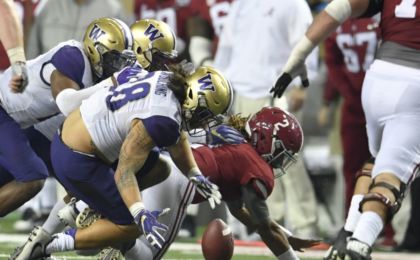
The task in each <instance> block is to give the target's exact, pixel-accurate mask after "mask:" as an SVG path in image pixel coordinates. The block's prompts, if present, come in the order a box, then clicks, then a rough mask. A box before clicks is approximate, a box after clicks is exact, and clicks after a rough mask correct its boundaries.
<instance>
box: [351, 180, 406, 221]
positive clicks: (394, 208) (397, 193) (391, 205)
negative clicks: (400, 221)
mask: <svg viewBox="0 0 420 260" xmlns="http://www.w3.org/2000/svg"><path fill="white" fill-rule="evenodd" d="M375 187H383V188H386V189H388V190H390V191H391V192H392V194H393V195H394V197H395V202H392V201H391V199H390V198H388V197H387V196H385V195H383V194H381V193H379V192H372V191H371V190H372V189H373V188H375ZM405 188H406V185H405V184H404V183H401V185H400V188H399V189H397V188H395V187H394V186H393V185H391V184H389V183H387V182H377V183H376V182H375V181H374V180H373V182H372V184H371V185H370V187H369V191H370V192H369V193H368V194H366V195H365V196H364V197H363V199H362V201H360V206H359V211H360V212H362V207H363V205H364V204H365V202H367V201H374V200H375V201H379V202H381V203H382V204H384V205H385V207H386V208H387V210H388V212H387V220H386V221H387V222H389V221H391V220H392V218H393V217H394V215H395V213H397V212H398V211H399V210H400V208H401V203H402V200H403V199H404V193H405Z"/></svg>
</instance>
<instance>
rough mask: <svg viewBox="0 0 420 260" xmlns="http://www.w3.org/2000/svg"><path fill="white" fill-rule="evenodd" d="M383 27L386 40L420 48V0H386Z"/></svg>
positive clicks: (382, 15)
mask: <svg viewBox="0 0 420 260" xmlns="http://www.w3.org/2000/svg"><path fill="white" fill-rule="evenodd" d="M381 29H382V38H383V41H384V42H385V41H391V42H396V43H399V44H401V45H404V46H406V47H410V48H414V49H417V50H420V34H419V32H420V1H417V0H384V1H383V8H382V13H381Z"/></svg>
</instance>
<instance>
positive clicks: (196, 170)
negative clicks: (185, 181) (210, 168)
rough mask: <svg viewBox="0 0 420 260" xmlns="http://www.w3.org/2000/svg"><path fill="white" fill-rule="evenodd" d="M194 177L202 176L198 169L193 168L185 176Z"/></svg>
mask: <svg viewBox="0 0 420 260" xmlns="http://www.w3.org/2000/svg"><path fill="white" fill-rule="evenodd" d="M196 175H202V174H201V171H200V169H198V167H193V168H191V170H189V171H188V173H187V176H188V178H191V177H194V176H196Z"/></svg>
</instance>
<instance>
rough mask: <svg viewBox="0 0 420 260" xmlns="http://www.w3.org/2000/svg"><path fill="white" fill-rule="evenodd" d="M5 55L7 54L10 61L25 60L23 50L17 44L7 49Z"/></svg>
mask: <svg viewBox="0 0 420 260" xmlns="http://www.w3.org/2000/svg"><path fill="white" fill-rule="evenodd" d="M7 56H9V60H10V63H12V64H13V63H15V62H18V61H20V62H26V58H25V51H24V50H23V47H22V46H18V47H15V48H12V49H8V50H7Z"/></svg>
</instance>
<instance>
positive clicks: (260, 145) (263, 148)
mask: <svg viewBox="0 0 420 260" xmlns="http://www.w3.org/2000/svg"><path fill="white" fill-rule="evenodd" d="M246 131H247V133H248V135H249V137H250V143H251V144H252V146H254V148H255V150H256V151H257V153H258V154H260V155H261V157H262V158H264V160H266V161H267V162H268V163H269V164H270V165H271V166H272V167H273V168H275V169H278V170H279V172H278V173H277V174H276V176H275V177H276V178H277V177H280V176H282V175H283V174H285V173H286V170H287V168H288V167H289V166H290V165H292V164H294V163H295V162H296V157H297V154H298V153H299V152H300V150H301V148H302V145H303V132H302V128H301V126H300V124H299V122H298V121H297V119H296V118H295V117H294V116H293V115H291V114H289V113H288V112H286V111H283V110H281V109H280V108H277V107H264V108H262V109H261V110H260V111H259V112H257V113H256V114H255V115H253V116H252V117H251V118H250V119H249V120H248V122H247V124H246Z"/></svg>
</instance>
